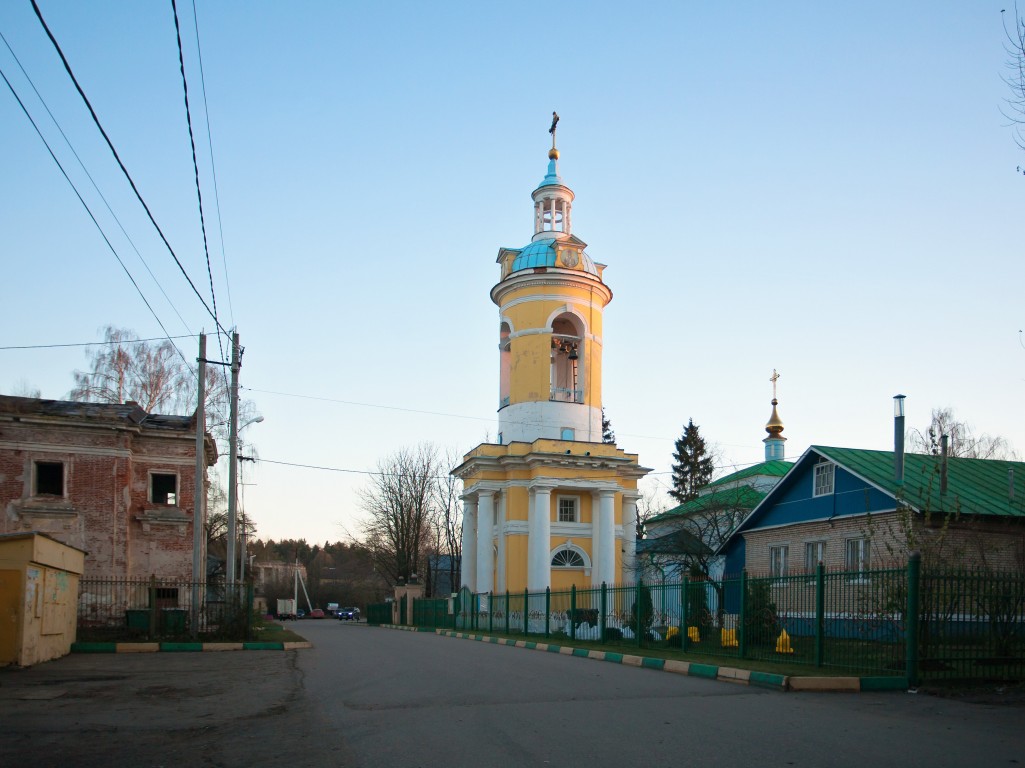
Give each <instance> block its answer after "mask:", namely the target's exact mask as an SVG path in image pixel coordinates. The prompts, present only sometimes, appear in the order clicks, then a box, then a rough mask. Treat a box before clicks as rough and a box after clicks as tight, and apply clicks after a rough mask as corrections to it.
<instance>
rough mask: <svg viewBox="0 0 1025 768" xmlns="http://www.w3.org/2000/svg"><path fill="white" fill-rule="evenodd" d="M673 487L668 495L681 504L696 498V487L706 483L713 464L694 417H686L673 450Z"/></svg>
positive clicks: (710, 475) (709, 477) (710, 474)
mask: <svg viewBox="0 0 1025 768" xmlns="http://www.w3.org/2000/svg"><path fill="white" fill-rule="evenodd" d="M673 460H674V461H673V487H672V489H671V490H670V491H669V495H670V496H672V497H673V498H674V499H676V500H677V501H678V502H680V503H681V504H683V503H685V502H688V501H690V500H691V499H696V498H697V496H698V489H699V488H702V487H703V486H706V485H708V483H709V482H710V481H711V479H712V472H713V470H714V466H713V463H712V456H711V455H710V454H709V453H708V449H707V448H706V447H705V439H704V438H703V437H701V435H700V434H699V432H698V425H697V424H695V423H694V419H688V421H687V426H686V427H684V429H683V434H682V435H681V436H680V438H679V439H678V440H677V441H676V450H675V451H673Z"/></svg>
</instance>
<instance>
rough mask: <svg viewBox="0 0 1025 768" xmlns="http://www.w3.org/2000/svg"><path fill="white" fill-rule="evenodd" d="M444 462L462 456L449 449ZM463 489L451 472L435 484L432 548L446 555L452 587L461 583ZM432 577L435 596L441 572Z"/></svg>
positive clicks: (453, 461) (450, 462) (452, 463)
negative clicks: (461, 501)
mask: <svg viewBox="0 0 1025 768" xmlns="http://www.w3.org/2000/svg"><path fill="white" fill-rule="evenodd" d="M442 463H443V464H444V465H445V466H446V467H454V466H455V465H456V464H458V463H459V456H458V455H456V454H454V453H453V452H452V451H448V452H447V453H446V454H445V455H444V457H443V459H442ZM462 491H463V483H462V481H461V480H459V478H457V477H455V476H454V475H451V474H449V475H445V476H443V477H439V478H438V480H437V483H436V484H435V487H434V493H435V515H434V519H433V521H432V528H433V538H434V544H433V547H432V548H433V549H434V550H435V552H436V553H437V554H439V555H446V556H447V564H446V565H445V571H447V573H448V579H447V581H448V584H449V585H450V586H451V588H452V589H453V590H454V589H456V588H458V585H459V576H460V564H461V561H462V532H463V519H462V514H461V511H462V510H461V505H460V503H459V502H460V496H461V495H462ZM439 560H440V558H439ZM431 576H432V579H431V583H430V587H431V594H432V595H433V594H435V593H436V591H437V590H436V587H437V586H438V580H439V579H438V577H439V576H440V573H439V572H437V571H434V572H432V574H431Z"/></svg>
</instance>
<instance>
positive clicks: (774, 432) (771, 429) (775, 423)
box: [765, 398, 783, 437]
mask: <svg viewBox="0 0 1025 768" xmlns="http://www.w3.org/2000/svg"><path fill="white" fill-rule="evenodd" d="M777 405H779V401H778V400H777V399H776V398H772V416H770V417H769V423H768V424H766V425H765V431H766V432H768V433H769V435H771V436H772V437H778V436H779V434H780V433H781V432H782V431H783V420H782V419H781V418H780V417H779V414H778V413H777V412H776V406H777Z"/></svg>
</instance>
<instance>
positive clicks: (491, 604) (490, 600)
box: [488, 592, 495, 634]
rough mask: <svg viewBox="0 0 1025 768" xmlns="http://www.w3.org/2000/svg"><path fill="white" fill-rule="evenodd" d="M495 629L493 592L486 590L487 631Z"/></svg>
mask: <svg viewBox="0 0 1025 768" xmlns="http://www.w3.org/2000/svg"><path fill="white" fill-rule="evenodd" d="M494 631H495V593H494V592H488V633H489V634H490V633H491V632H494Z"/></svg>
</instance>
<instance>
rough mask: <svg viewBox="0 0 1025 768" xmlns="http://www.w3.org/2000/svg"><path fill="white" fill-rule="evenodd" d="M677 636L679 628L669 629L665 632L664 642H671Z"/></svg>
mask: <svg viewBox="0 0 1025 768" xmlns="http://www.w3.org/2000/svg"><path fill="white" fill-rule="evenodd" d="M678 634H680V629H679V627H670V628H669V629H667V630H666V640H672V639H673V638H674V637H676V636H677V635H678Z"/></svg>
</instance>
